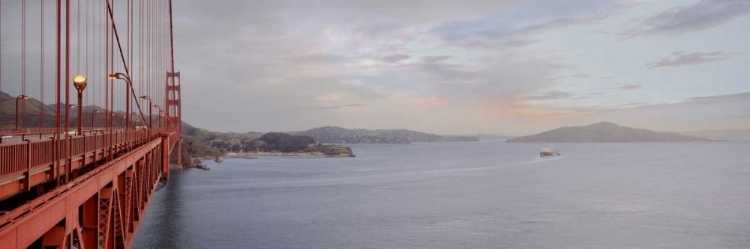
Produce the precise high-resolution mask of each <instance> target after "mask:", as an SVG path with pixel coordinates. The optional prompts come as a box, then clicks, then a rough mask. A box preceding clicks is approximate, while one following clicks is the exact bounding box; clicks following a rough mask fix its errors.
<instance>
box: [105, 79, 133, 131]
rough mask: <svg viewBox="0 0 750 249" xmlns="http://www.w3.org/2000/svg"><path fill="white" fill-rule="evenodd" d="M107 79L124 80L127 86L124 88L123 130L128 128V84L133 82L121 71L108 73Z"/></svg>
mask: <svg viewBox="0 0 750 249" xmlns="http://www.w3.org/2000/svg"><path fill="white" fill-rule="evenodd" d="M109 79H112V80H114V79H119V80H124V81H125V83H126V86H127V88H126V89H125V130H128V128H130V86H131V85H133V82H132V81H131V80H130V77H128V76H127V75H125V74H123V73H113V74H110V75H109ZM113 89H114V87H113ZM113 96H114V95H113Z"/></svg>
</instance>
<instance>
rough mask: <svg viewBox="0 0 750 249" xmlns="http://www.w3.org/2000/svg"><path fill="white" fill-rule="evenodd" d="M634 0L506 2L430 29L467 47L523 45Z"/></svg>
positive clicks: (593, 19) (599, 17)
mask: <svg viewBox="0 0 750 249" xmlns="http://www.w3.org/2000/svg"><path fill="white" fill-rule="evenodd" d="M633 4H634V2H632V1H614V0H579V1H576V2H575V3H570V2H567V1H543V0H532V1H525V2H523V3H517V4H514V5H509V6H506V7H505V8H501V9H499V10H498V11H496V12H494V13H491V14H488V15H486V16H483V17H480V18H472V19H465V20H457V21H452V22H448V23H444V24H442V25H439V26H437V27H434V28H432V29H431V30H430V31H431V32H432V33H434V34H436V35H438V36H440V37H442V38H444V39H446V40H448V41H450V42H451V43H455V44H456V45H461V46H467V47H486V46H491V44H500V45H505V46H510V47H520V46H526V45H530V44H533V43H536V42H537V41H538V40H537V39H536V38H535V36H537V35H539V34H542V33H545V32H548V31H552V30H557V29H564V28H569V27H574V26H578V25H585V24H591V23H594V22H598V21H601V20H603V19H606V18H608V17H610V16H612V15H613V14H614V13H616V12H617V11H618V10H621V9H624V8H625V7H628V6H632V5H633Z"/></svg>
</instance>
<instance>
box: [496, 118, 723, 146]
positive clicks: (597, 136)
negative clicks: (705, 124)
mask: <svg viewBox="0 0 750 249" xmlns="http://www.w3.org/2000/svg"><path fill="white" fill-rule="evenodd" d="M700 141H711V140H709V139H705V138H699V137H692V136H686V135H680V134H677V133H667V132H656V131H651V130H645V129H635V128H630V127H625V126H619V125H617V124H614V123H610V122H601V123H596V124H591V125H587V126H575V127H562V128H558V129H555V130H551V131H545V132H542V133H539V134H535V135H531V136H525V137H519V138H514V139H509V140H508V142H557V143H611V142H700Z"/></svg>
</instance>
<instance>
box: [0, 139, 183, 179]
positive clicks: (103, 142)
mask: <svg viewBox="0 0 750 249" xmlns="http://www.w3.org/2000/svg"><path fill="white" fill-rule="evenodd" d="M174 134H176V133H174ZM158 136H159V133H157V132H155V131H154V130H131V131H117V132H112V133H102V134H95V135H80V136H62V137H61V139H60V140H54V139H43V140H24V141H14V142H8V143H0V180H2V179H5V178H6V177H8V176H12V175H23V174H24V173H27V171H29V170H31V169H33V168H36V167H40V166H53V164H54V158H55V153H53V152H54V151H55V145H58V146H59V147H58V148H59V150H58V153H56V154H57V159H58V160H64V159H68V158H78V157H82V156H84V155H87V154H91V153H95V152H97V151H101V150H104V149H114V150H115V151H118V150H120V149H123V148H125V147H126V146H133V147H134V146H138V145H140V144H143V143H146V142H148V141H151V140H153V139H156V138H157V137H158ZM170 138H171V137H170ZM177 138H179V135H177V136H176V137H174V138H171V139H177ZM63 162H64V161H63Z"/></svg>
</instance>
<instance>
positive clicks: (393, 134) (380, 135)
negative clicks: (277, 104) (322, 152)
mask: <svg viewBox="0 0 750 249" xmlns="http://www.w3.org/2000/svg"><path fill="white" fill-rule="evenodd" d="M290 133H291V134H295V135H305V136H309V137H312V138H313V139H315V140H316V141H318V142H321V143H371V144H408V143H434V142H478V141H479V139H478V138H476V137H471V136H440V135H436V134H431V133H424V132H418V131H411V130H406V129H397V130H365V129H345V128H341V127H337V126H326V127H319V128H313V129H309V130H306V131H297V132H290Z"/></svg>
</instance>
